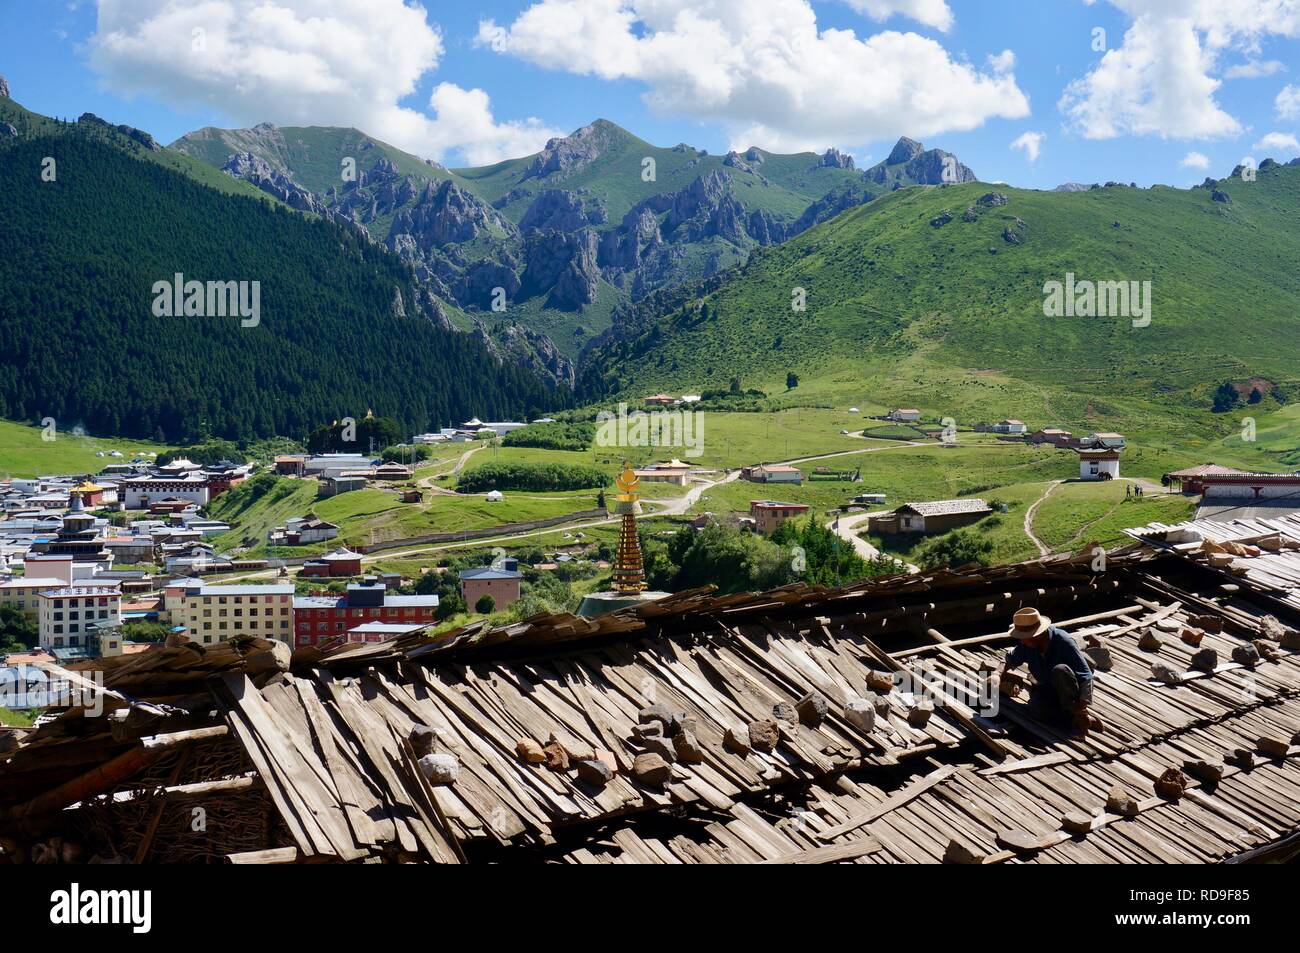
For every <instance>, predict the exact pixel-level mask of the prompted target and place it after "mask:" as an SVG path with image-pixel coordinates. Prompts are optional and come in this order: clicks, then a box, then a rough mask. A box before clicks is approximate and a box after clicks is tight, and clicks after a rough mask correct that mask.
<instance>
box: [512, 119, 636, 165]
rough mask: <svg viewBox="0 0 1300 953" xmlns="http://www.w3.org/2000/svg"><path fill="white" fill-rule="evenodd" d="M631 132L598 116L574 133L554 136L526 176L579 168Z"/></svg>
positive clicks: (538, 154)
mask: <svg viewBox="0 0 1300 953" xmlns="http://www.w3.org/2000/svg"><path fill="white" fill-rule="evenodd" d="M627 137H628V134H627V133H626V132H624V131H623V130H622V129H620V128H619V127H618V126H616V125H614V124H613V123H612V122H610V121H609V120H607V119H597V120H596V121H595V122H593V123H591V124H589V125H586V126H583V127H582V128H581V129H578V130H577V131H575V132H574V133H573V134H572V135H568V136H564V137H563V138H556V139H551V140H549V141H548V142H547V143H546V148H544V149H543V150H542V151H541V152H539V153H537V156H536V158H534V159H533V163H532V165H530V166H529V167H528V171H527V172H525V173H524V176H523V177H524V178H525V179H528V178H537V179H544V178H546V177H547V176H553V175H568V174H571V173H574V172H578V171H580V170H582V169H584V168H586V167H587V166H589V165H591V163H593V162H595V161H596V160H597V159H598V158H600V157H601V156H602V155H604V154H605V153H606V152H607V151H608V150H609V149H610V147H611V146H613V145H614V144H615V143H617V142H618V141H619V140H620V139H626V138H627Z"/></svg>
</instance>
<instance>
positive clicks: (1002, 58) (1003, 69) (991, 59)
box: [988, 50, 1016, 73]
mask: <svg viewBox="0 0 1300 953" xmlns="http://www.w3.org/2000/svg"><path fill="white" fill-rule="evenodd" d="M988 63H989V68H991V69H992V70H993V72H995V73H1010V72H1011V71H1012V70H1013V69H1015V68H1016V54H1015V53H1014V52H1012V51H1011V50H1003V51H1002V52H1001V53H998V54H997V55H994V54H992V53H990V54H989V56H988Z"/></svg>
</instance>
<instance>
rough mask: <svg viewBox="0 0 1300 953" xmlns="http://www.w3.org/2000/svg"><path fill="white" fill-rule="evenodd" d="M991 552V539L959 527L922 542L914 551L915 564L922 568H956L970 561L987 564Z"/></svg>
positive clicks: (982, 564) (981, 564)
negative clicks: (980, 536) (982, 537)
mask: <svg viewBox="0 0 1300 953" xmlns="http://www.w3.org/2000/svg"><path fill="white" fill-rule="evenodd" d="M991 552H993V543H992V541H990V540H987V539H980V538H979V537H978V536H976V535H975V534H974V533H972V532H968V531H966V530H962V529H959V530H955V531H954V532H951V533H947V534H945V535H943V536H939V537H937V538H936V539H932V540H930V541H929V542H927V543H924V544H923V545H922V546H921V548H920V549H918V550H917V551H916V564H917V565H918V566H920V567H921V568H922V569H956V568H958V567H959V566H966V565H969V564H971V563H974V564H976V565H979V566H987V565H988V564H989V558H988V557H989V553H991Z"/></svg>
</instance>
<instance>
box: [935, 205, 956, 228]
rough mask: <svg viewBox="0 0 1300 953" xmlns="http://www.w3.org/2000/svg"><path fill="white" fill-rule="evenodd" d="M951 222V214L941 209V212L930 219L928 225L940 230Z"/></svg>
mask: <svg viewBox="0 0 1300 953" xmlns="http://www.w3.org/2000/svg"><path fill="white" fill-rule="evenodd" d="M951 221H952V212H950V211H948V210H947V209H943V210H942V211H941V212H939V214H938V215H936V216H935V217H934V218H932V219H930V224H931V225H932V226H933V227H934V228H942V227H943V226H945V225H947V224H948V223H949V222H951Z"/></svg>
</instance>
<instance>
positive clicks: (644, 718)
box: [636, 705, 673, 736]
mask: <svg viewBox="0 0 1300 953" xmlns="http://www.w3.org/2000/svg"><path fill="white" fill-rule="evenodd" d="M636 720H637V723H638V724H641V725H649V724H655V723H658V725H659V727H660V730H659V733H660V734H662V735H669V736H671V735H672V724H673V712H672V710H671V709H670V708H669V707H668V706H667V705H647V706H646V707H645V708H642V709H641V710H640V711H639V712H637V716H636Z"/></svg>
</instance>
